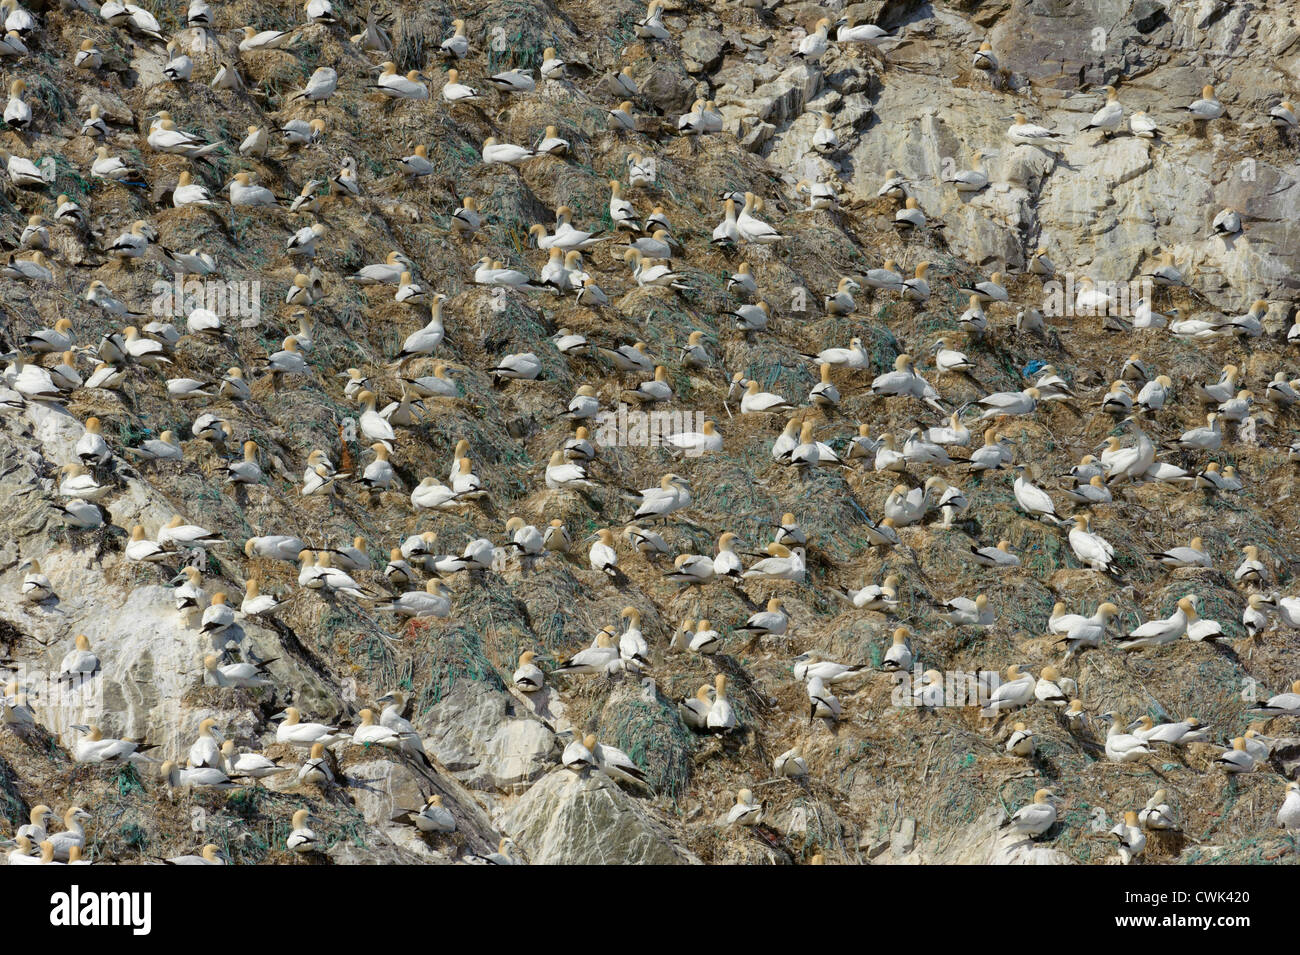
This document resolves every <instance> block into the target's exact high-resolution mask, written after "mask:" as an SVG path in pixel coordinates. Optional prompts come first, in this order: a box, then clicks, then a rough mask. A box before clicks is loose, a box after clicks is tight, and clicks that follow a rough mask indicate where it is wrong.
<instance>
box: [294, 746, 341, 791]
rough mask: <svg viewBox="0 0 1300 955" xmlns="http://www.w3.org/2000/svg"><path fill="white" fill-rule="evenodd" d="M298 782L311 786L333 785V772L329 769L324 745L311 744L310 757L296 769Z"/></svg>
mask: <svg viewBox="0 0 1300 955" xmlns="http://www.w3.org/2000/svg"><path fill="white" fill-rule="evenodd" d="M298 781H299V782H300V783H307V784H308V785H312V786H330V785H332V784H333V783H334V771H333V770H331V769H330V763H329V757H328V756H326V755H325V744H324V743H312V744H311V750H310V755H309V756H308V758H307V759H305V760H303V763H302V765H301V766H300V767H298Z"/></svg>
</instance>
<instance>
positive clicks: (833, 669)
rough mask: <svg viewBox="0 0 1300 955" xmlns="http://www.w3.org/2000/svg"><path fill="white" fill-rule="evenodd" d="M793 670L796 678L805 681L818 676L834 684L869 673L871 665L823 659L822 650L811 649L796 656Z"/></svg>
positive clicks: (824, 681) (823, 680)
mask: <svg viewBox="0 0 1300 955" xmlns="http://www.w3.org/2000/svg"><path fill="white" fill-rule="evenodd" d="M792 672H793V674H794V678H795V679H796V680H803V681H804V682H805V683H806V682H807V681H809V680H811V679H813V678H814V677H817V678H819V679H821V681H822V682H823V683H826V684H834V683H843V682H844V681H846V680H851V679H854V678H855V677H858V676H861V675H863V674H866V673H869V672H870V667H869V666H868V665H867V664H865V663H835V662H834V661H832V660H825V659H823V658H822V655H821V653H820V652H818V651H816V650H809V651H808V652H807V653H803V654H801V655H799V656H797V657H795V664H794V667H793V668H792Z"/></svg>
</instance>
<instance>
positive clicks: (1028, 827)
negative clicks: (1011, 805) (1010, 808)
mask: <svg viewBox="0 0 1300 955" xmlns="http://www.w3.org/2000/svg"><path fill="white" fill-rule="evenodd" d="M1054 799H1056V795H1054V794H1053V793H1052V790H1050V789H1040V790H1037V791H1036V793H1035V794H1034V802H1032V803H1028V804H1027V806H1022V807H1021V808H1019V809H1017V811H1015V812H1014V813H1011V816H1010V817H1008V820H1006V821H1005V822H1002V825H1001V828H1002V829H1008V828H1009V829H1011V832H1014V833H1017V834H1021V835H1027V837H1030V838H1031V839H1032V838H1034V837H1035V835H1043V833H1045V832H1047V830H1048V829H1050V828H1052V826H1053V825H1054V824H1056V820H1057V809H1056V804H1054V803H1053V800H1054Z"/></svg>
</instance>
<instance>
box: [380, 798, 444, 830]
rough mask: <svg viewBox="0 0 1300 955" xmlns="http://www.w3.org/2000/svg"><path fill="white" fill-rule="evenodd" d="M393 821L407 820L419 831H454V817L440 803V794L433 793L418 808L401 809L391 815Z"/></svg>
mask: <svg viewBox="0 0 1300 955" xmlns="http://www.w3.org/2000/svg"><path fill="white" fill-rule="evenodd" d="M393 821H394V822H397V821H401V822H407V823H409V824H411V825H413V826H415V828H417V829H419V830H420V831H421V832H441V833H446V832H455V831H456V817H455V816H453V815H452V814H451V811H450V810H449V809H447V807H446V806H444V805H443V804H442V796H441V794H439V793H434V794H433V795H431V796H429V798H428V799H427V800H426V801H425V803H424V805H423V806H422V807H420V808H419V809H403V810H400V811H399V812H398V813H397V815H395V816H393Z"/></svg>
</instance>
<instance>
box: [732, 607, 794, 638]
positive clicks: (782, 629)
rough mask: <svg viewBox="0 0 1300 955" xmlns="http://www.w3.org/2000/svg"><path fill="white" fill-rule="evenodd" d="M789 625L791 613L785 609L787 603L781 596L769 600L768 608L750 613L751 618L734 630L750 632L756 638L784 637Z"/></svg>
mask: <svg viewBox="0 0 1300 955" xmlns="http://www.w3.org/2000/svg"><path fill="white" fill-rule="evenodd" d="M789 626H790V615H789V614H788V613H786V611H785V604H784V603H783V601H782V600H781V598H780V597H773V598H772V599H771V600H769V601H768V602H767V609H766V610H760V611H758V612H757V613H753V614H750V616H749V618H748V619H746V621H745V622H744V623H743V624H742V625H741V626H739V627H736V628H734V630H733V632H734V633H737V634H741V633H744V634H748V635H749V636H751V637H754V638H758V637H764V636H773V637H782V636H785V635H786V632H787V630H788V628H789Z"/></svg>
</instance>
